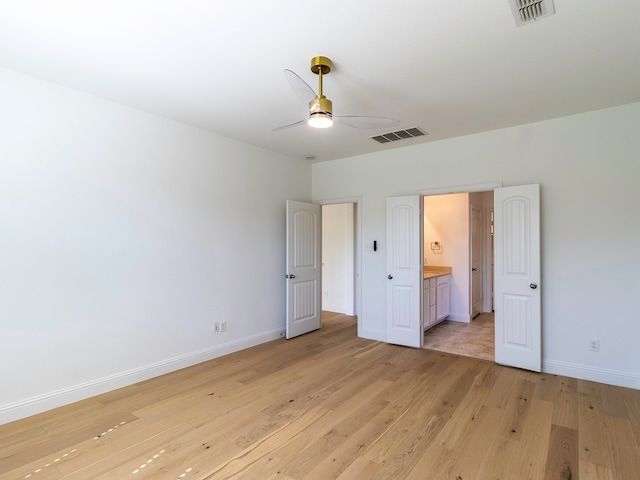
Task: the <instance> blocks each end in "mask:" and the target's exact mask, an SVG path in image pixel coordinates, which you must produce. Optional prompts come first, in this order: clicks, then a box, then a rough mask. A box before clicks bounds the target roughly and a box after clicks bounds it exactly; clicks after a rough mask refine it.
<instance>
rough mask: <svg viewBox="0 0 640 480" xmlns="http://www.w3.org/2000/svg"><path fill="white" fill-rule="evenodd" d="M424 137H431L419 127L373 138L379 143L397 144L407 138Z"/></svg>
mask: <svg viewBox="0 0 640 480" xmlns="http://www.w3.org/2000/svg"><path fill="white" fill-rule="evenodd" d="M423 135H429V134H428V133H426V132H423V131H422V130H420V129H419V128H418V127H412V128H407V129H406V130H396V131H395V132H389V133H383V134H382V135H376V136H375V137H371V138H372V139H373V140H375V141H376V142H378V143H389V142H395V141H396V140H404V139H405V138H413V137H421V136H423Z"/></svg>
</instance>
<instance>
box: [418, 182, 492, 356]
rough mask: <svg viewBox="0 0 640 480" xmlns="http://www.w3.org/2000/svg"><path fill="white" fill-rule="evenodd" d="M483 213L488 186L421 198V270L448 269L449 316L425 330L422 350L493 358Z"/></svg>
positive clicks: (488, 204) (488, 236)
mask: <svg viewBox="0 0 640 480" xmlns="http://www.w3.org/2000/svg"><path fill="white" fill-rule="evenodd" d="M489 211H491V212H492V211H493V190H487V191H478V192H460V193H452V194H438V195H425V197H424V211H423V215H424V231H423V234H424V237H423V242H424V243H423V251H424V265H425V270H427V271H428V270H431V269H436V270H437V269H439V268H443V267H444V268H447V269H449V270H450V271H451V274H450V280H449V286H450V288H449V291H450V299H449V302H450V305H449V306H450V308H449V310H450V314H449V316H448V317H447V318H446V319H445V320H443V321H441V323H439V324H437V325H435V326H433V327H431V328H429V329H428V330H426V331H425V333H424V342H423V343H424V348H429V349H432V350H441V351H446V352H449V353H457V354H460V355H464V356H471V357H474V358H482V359H487V360H493V359H494V343H495V334H494V315H493V308H492V298H493V275H492V268H488V267H490V266H492V265H493V249H492V248H490V247H492V245H493V239H492V235H493V231H492V229H491V228H487V227H488V226H489V224H488V223H487V222H486V221H485V218H484V216H485V215H486V214H487V212H489ZM488 255H490V256H491V258H487V256H488ZM486 300H489V301H486ZM487 307H488V308H487Z"/></svg>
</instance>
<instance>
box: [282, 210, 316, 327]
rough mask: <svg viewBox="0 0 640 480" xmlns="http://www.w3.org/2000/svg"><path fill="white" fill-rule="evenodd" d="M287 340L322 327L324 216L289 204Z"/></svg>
mask: <svg viewBox="0 0 640 480" xmlns="http://www.w3.org/2000/svg"><path fill="white" fill-rule="evenodd" d="M286 210H287V226H286V230H287V233H286V257H287V259H286V272H287V273H286V279H287V280H286V281H287V288H286V291H287V295H286V297H287V300H286V302H287V322H286V337H287V338H292V337H296V336H298V335H302V334H304V333H308V332H311V331H313V330H317V329H319V328H320V327H321V326H322V319H321V311H322V303H321V301H322V297H321V290H322V282H321V272H322V268H321V261H322V260H321V258H322V214H321V207H320V205H315V204H313V203H305V202H296V201H293V200H287V207H286Z"/></svg>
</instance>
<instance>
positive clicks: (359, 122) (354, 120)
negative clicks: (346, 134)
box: [333, 115, 400, 128]
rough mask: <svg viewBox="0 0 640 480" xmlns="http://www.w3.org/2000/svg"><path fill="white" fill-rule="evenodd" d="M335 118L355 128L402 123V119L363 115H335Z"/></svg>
mask: <svg viewBox="0 0 640 480" xmlns="http://www.w3.org/2000/svg"><path fill="white" fill-rule="evenodd" d="M333 118H336V119H338V120H339V121H340V122H341V123H343V124H345V125H347V126H349V127H353V128H392V127H395V126H397V125H399V124H400V120H396V119H395V118H385V117H363V116H357V115H346V116H338V115H334V116H333Z"/></svg>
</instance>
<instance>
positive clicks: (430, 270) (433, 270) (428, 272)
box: [422, 265, 451, 280]
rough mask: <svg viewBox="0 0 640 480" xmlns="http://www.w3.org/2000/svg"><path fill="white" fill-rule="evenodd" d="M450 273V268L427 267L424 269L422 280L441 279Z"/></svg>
mask: <svg viewBox="0 0 640 480" xmlns="http://www.w3.org/2000/svg"><path fill="white" fill-rule="evenodd" d="M450 273H451V267H441V266H438V267H437V266H433V265H427V266H425V267H424V274H423V277H422V279H423V280H425V279H427V278H434V277H441V276H442V275H449V274H450Z"/></svg>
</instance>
